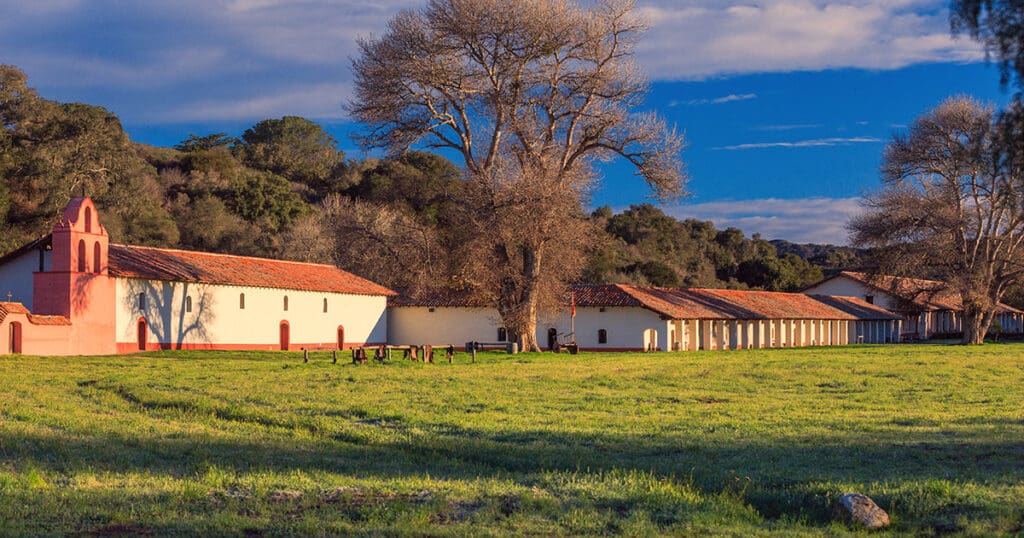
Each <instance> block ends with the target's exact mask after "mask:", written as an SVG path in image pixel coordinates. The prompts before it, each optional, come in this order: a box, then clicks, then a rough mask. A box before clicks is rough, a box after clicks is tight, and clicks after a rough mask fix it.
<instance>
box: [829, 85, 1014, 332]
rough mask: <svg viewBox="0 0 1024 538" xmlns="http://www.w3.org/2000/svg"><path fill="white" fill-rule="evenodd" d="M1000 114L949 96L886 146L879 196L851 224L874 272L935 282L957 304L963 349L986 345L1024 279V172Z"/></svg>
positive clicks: (868, 200) (871, 197) (855, 240)
mask: <svg viewBox="0 0 1024 538" xmlns="http://www.w3.org/2000/svg"><path fill="white" fill-rule="evenodd" d="M1002 133H1003V131H1001V130H1000V129H997V128H996V121H995V119H994V113H993V111H992V109H991V108H987V107H984V106H982V105H980V104H979V103H977V102H976V101H973V100H971V99H968V98H964V97H960V98H951V99H948V100H947V101H945V102H944V103H942V104H941V105H939V106H938V107H937V108H935V109H934V110H932V111H930V112H928V113H926V114H925V115H923V116H921V117H919V118H918V119H917V120H915V121H914V123H913V124H912V125H911V126H910V129H909V132H908V133H906V134H898V135H896V136H894V137H893V140H892V142H891V143H890V144H889V145H888V147H886V149H885V154H884V164H883V166H882V180H883V184H884V187H883V189H882V190H881V191H879V192H877V193H874V194H872V195H869V196H867V197H866V198H865V200H864V202H863V206H864V209H865V212H864V213H863V214H861V215H860V216H858V217H855V218H854V219H852V220H851V222H850V224H849V227H850V231H851V238H852V240H853V243H854V244H856V245H859V246H864V247H871V248H873V249H875V253H876V258H875V260H874V261H875V268H876V271H877V272H888V273H893V274H901V275H913V276H923V277H928V278H933V279H935V280H939V281H942V282H945V283H946V286H947V289H934V290H924V291H926V292H927V293H940V292H944V291H950V292H953V293H955V294H957V295H959V297H960V298H961V301H962V304H963V311H964V336H963V343H965V344H980V343H982V342H983V341H984V337H985V332H986V331H987V329H988V327H989V325H990V323H991V322H992V319H993V316H994V314H995V312H996V308H997V305H998V304H999V302H1000V301H1001V300H1002V298H1003V295H1004V294H1005V293H1006V291H1007V289H1008V288H1009V287H1010V286H1011V285H1013V284H1015V283H1019V282H1020V281H1021V280H1022V278H1024V246H1022V243H1024V167H1022V166H1021V164H1022V163H1021V162H1020V161H1019V160H1017V159H1015V158H1013V156H1012V155H1013V154H1012V152H1009V151H1007V150H1006V148H1007V145H1006V144H1005V143H1004V142H1005V141H1004V140H1002V136H1003V134H1002Z"/></svg>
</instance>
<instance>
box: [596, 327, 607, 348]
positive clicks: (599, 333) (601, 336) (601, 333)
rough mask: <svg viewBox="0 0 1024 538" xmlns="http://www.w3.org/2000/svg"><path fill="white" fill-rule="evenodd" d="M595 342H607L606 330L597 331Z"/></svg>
mask: <svg viewBox="0 0 1024 538" xmlns="http://www.w3.org/2000/svg"><path fill="white" fill-rule="evenodd" d="M597 343H598V344H607V343H608V331H607V330H605V329H601V330H599V331H597Z"/></svg>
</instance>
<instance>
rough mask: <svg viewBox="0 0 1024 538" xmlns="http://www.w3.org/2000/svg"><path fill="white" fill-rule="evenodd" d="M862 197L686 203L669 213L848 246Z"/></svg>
mask: <svg viewBox="0 0 1024 538" xmlns="http://www.w3.org/2000/svg"><path fill="white" fill-rule="evenodd" d="M859 204H860V199H859V198H800V199H788V200H787V199H781V198H764V199H759V200H730V201H716V202H703V203H695V204H683V205H680V206H677V207H673V208H670V209H668V210H667V211H666V212H667V213H669V214H671V215H672V216H674V217H676V218H679V219H688V218H693V219H700V220H710V221H712V222H714V223H715V226H716V227H718V228H720V229H721V228H725V227H729V226H733V227H736V228H739V229H741V230H743V232H744V233H746V234H747V235H753V234H755V233H759V234H761V237H763V238H764V239H785V240H787V241H791V242H794V243H832V244H836V245H844V244H846V243H847V241H848V238H847V233H846V228H845V226H846V223H847V221H848V220H849V219H850V217H851V216H853V215H856V214H858V213H859V212H860V205H859Z"/></svg>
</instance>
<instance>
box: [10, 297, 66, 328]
mask: <svg viewBox="0 0 1024 538" xmlns="http://www.w3.org/2000/svg"><path fill="white" fill-rule="evenodd" d="M10 314H24V315H25V316H26V317H28V322H29V323H31V324H32V325H71V320H69V319H68V318H66V317H64V316H39V315H36V314H32V313H31V312H29V311H28V309H27V308H25V305H23V304H21V303H7V302H0V322H2V321H3V320H5V319H7V316H8V315H10Z"/></svg>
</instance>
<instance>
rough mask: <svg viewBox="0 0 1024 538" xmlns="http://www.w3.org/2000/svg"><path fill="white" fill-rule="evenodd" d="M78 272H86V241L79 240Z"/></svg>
mask: <svg viewBox="0 0 1024 538" xmlns="http://www.w3.org/2000/svg"><path fill="white" fill-rule="evenodd" d="M78 272H79V273H84V272H85V239H79V240H78Z"/></svg>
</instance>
